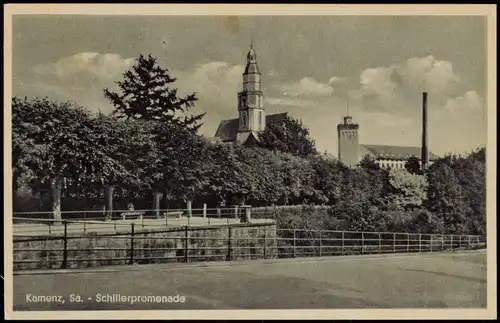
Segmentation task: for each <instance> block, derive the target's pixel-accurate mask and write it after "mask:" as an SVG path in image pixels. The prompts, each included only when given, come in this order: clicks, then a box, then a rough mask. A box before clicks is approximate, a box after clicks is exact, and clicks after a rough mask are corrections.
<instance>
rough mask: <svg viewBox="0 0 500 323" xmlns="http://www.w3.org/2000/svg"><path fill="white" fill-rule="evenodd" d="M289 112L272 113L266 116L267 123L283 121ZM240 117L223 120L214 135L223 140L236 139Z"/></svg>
mask: <svg viewBox="0 0 500 323" xmlns="http://www.w3.org/2000/svg"><path fill="white" fill-rule="evenodd" d="M286 115H287V113H286V112H283V113H277V114H270V115H267V116H266V125H268V124H269V123H272V122H281V121H283V120H284V119H285V117H286ZM238 125H239V119H229V120H222V121H221V122H220V124H219V127H218V128H217V131H216V132H215V136H214V137H218V138H221V140H222V141H235V140H236V134H237V133H238Z"/></svg>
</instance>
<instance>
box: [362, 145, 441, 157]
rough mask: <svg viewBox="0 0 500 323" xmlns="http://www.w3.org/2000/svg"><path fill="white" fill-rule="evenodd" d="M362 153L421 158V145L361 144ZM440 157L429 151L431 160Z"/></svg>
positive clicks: (376, 155)
mask: <svg viewBox="0 0 500 323" xmlns="http://www.w3.org/2000/svg"><path fill="white" fill-rule="evenodd" d="M361 147H362V149H363V150H364V151H363V154H362V155H365V154H367V153H368V154H370V155H372V156H373V157H375V158H378V159H394V160H406V159H408V158H410V157H411V156H415V157H417V158H421V152H422V148H421V147H404V146H386V145H361ZM437 158H439V157H438V156H437V155H435V154H433V153H432V152H430V151H429V160H435V159H437Z"/></svg>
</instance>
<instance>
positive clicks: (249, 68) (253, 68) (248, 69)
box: [243, 63, 260, 75]
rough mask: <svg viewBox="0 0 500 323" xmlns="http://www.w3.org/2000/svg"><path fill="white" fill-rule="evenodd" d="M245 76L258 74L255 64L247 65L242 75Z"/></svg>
mask: <svg viewBox="0 0 500 323" xmlns="http://www.w3.org/2000/svg"><path fill="white" fill-rule="evenodd" d="M245 74H260V71H259V67H258V66H257V63H248V64H247V66H246V67H245V72H244V73H243V75H245Z"/></svg>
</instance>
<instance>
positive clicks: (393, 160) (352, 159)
mask: <svg viewBox="0 0 500 323" xmlns="http://www.w3.org/2000/svg"><path fill="white" fill-rule="evenodd" d="M337 133H338V145H339V147H338V158H339V160H340V161H341V162H343V163H344V164H346V165H348V166H351V167H353V166H356V165H358V164H359V162H360V161H361V160H362V159H363V158H364V157H365V156H369V157H371V158H372V159H373V160H375V162H376V163H377V164H379V165H380V167H381V168H385V169H389V168H404V167H405V163H406V161H407V160H408V159H409V158H410V157H412V156H414V157H417V158H418V159H419V160H420V163H421V159H422V147H406V146H391V145H364V144H360V143H359V124H357V123H355V122H354V121H353V120H352V117H351V116H345V117H344V119H343V122H342V123H340V124H339V125H338V126H337ZM428 157H429V164H431V163H432V162H433V161H434V160H436V159H437V158H439V156H437V155H435V154H433V153H432V152H429V156H428Z"/></svg>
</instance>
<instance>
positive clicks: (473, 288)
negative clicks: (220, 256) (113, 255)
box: [13, 251, 486, 311]
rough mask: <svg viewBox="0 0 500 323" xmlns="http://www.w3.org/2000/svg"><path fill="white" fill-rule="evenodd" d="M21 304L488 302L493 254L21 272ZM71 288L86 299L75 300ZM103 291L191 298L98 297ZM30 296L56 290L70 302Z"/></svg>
mask: <svg viewBox="0 0 500 323" xmlns="http://www.w3.org/2000/svg"><path fill="white" fill-rule="evenodd" d="M13 287H14V299H13V301H14V310H23V311H26V310H139V309H148V310H152V309H154V310H164V309H297V308H303V309H340V308H346V309H347V308H450V307H455V308H456V307H464V308H473V307H477V308H481V307H482V308H485V307H486V252H485V251H473V252H463V253H453V252H448V253H425V254H393V255H382V256H378V255H374V256H342V257H323V258H302V259H285V260H272V261H271V260H261V261H258V260H257V261H242V262H220V263H203V264H199V263H198V264H195V263H193V264H157V265H138V266H117V267H109V268H101V269H82V270H79V271H71V270H68V271H65V272H59V273H53V272H45V273H43V272H31V273H27V274H20V275H15V276H14V286H13ZM70 294H75V295H80V296H81V299H82V302H71V301H70ZM98 294H101V299H102V295H103V294H120V295H122V296H141V295H143V296H148V295H149V296H176V295H180V296H183V297H184V298H185V301H184V303H156V302H145V303H135V304H130V303H127V302H125V303H121V302H108V303H105V302H98V300H97V298H98V296H97V295H98ZM28 295H32V296H33V295H35V296H37V295H56V296H59V295H60V296H62V297H63V299H65V302H64V304H54V303H43V302H42V303H36V302H30V301H28V300H27V298H28Z"/></svg>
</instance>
